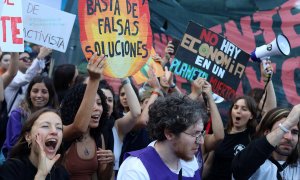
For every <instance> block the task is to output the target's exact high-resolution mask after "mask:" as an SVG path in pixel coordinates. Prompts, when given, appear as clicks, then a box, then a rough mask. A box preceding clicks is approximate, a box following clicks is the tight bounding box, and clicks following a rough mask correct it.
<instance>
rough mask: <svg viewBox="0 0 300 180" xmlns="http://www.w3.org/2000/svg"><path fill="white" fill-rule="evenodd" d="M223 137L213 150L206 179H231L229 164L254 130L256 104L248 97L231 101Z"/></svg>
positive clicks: (247, 141)
mask: <svg viewBox="0 0 300 180" xmlns="http://www.w3.org/2000/svg"><path fill="white" fill-rule="evenodd" d="M228 116H229V120H228V122H227V123H228V124H227V129H226V131H225V137H224V140H223V141H222V142H220V143H219V144H218V145H217V147H216V148H215V154H214V159H213V163H212V167H211V170H210V173H209V176H208V179H213V180H215V179H231V162H232V160H233V158H234V156H235V155H236V154H238V153H239V152H240V151H241V150H243V149H244V148H245V147H246V146H247V145H248V144H249V142H250V141H251V137H252V136H253V134H254V132H255V128H256V120H255V117H256V103H255V101H254V99H253V98H251V97H249V96H241V97H238V98H236V99H235V100H234V101H233V104H232V105H231V107H230V109H229V114H228Z"/></svg>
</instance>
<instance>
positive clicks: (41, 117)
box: [0, 108, 69, 180]
mask: <svg viewBox="0 0 300 180" xmlns="http://www.w3.org/2000/svg"><path fill="white" fill-rule="evenodd" d="M62 131H63V126H62V121H61V118H60V116H59V114H58V112H57V110H53V109H48V108H43V109H40V110H39V111H36V112H35V113H33V114H31V115H30V117H29V118H28V121H26V122H25V124H24V126H23V128H22V132H21V134H20V138H19V140H18V142H17V144H16V145H15V146H14V147H13V149H12V152H11V157H10V158H9V159H8V160H7V161H6V162H5V163H4V165H3V166H0V179H3V180H19V179H26V180H27V179H28V180H29V179H69V178H68V174H67V172H66V170H65V169H64V168H63V167H62V166H61V165H59V163H58V159H59V158H60V156H61V155H62V154H57V152H58V151H59V149H60V145H61V142H62V138H63V132H62Z"/></svg>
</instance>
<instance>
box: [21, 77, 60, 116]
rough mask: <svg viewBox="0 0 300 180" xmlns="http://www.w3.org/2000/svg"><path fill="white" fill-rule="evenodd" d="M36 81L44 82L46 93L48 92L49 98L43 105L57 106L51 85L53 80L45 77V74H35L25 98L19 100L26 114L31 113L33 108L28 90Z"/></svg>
mask: <svg viewBox="0 0 300 180" xmlns="http://www.w3.org/2000/svg"><path fill="white" fill-rule="evenodd" d="M36 83H44V84H45V86H46V88H47V90H48V93H49V100H48V103H47V104H46V105H45V107H51V108H54V109H56V108H58V100H57V95H56V92H55V89H54V86H53V82H52V80H51V79H50V78H48V77H46V76H41V75H38V76H35V77H34V78H33V79H32V80H31V81H30V83H29V85H28V88H27V91H26V94H25V98H24V100H23V101H22V102H21V108H22V109H23V110H24V111H25V112H26V113H27V114H31V113H32V112H33V110H34V108H33V104H32V102H31V99H30V91H31V89H32V87H33V86H34V85H35V84H36Z"/></svg>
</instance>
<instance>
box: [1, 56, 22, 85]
mask: <svg viewBox="0 0 300 180" xmlns="http://www.w3.org/2000/svg"><path fill="white" fill-rule="evenodd" d="M18 61H19V53H17V52H14V53H11V60H10V63H9V67H8V69H7V71H6V72H5V73H4V74H3V75H2V79H3V87H4V89H5V87H7V86H8V85H9V83H10V82H11V81H12V80H13V79H14V77H15V76H16V74H17V72H18V69H19V63H18Z"/></svg>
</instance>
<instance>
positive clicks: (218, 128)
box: [202, 80, 224, 153]
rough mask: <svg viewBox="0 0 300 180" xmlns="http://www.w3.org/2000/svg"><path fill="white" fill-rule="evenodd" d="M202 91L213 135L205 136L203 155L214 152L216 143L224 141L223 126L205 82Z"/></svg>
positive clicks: (210, 91)
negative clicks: (205, 99)
mask: <svg viewBox="0 0 300 180" xmlns="http://www.w3.org/2000/svg"><path fill="white" fill-rule="evenodd" d="M202 91H203V93H204V94H205V95H206V98H207V103H208V107H209V111H210V118H211V119H212V130H213V134H207V135H206V136H205V140H204V152H203V153H206V152H210V151H212V150H214V149H215V148H216V146H217V144H218V142H220V141H222V140H223V139H224V125H223V122H222V119H221V115H220V113H219V110H218V107H217V105H216V103H215V101H214V99H213V96H212V90H211V85H210V84H209V82H207V81H206V80H204V82H203V86H202Z"/></svg>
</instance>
